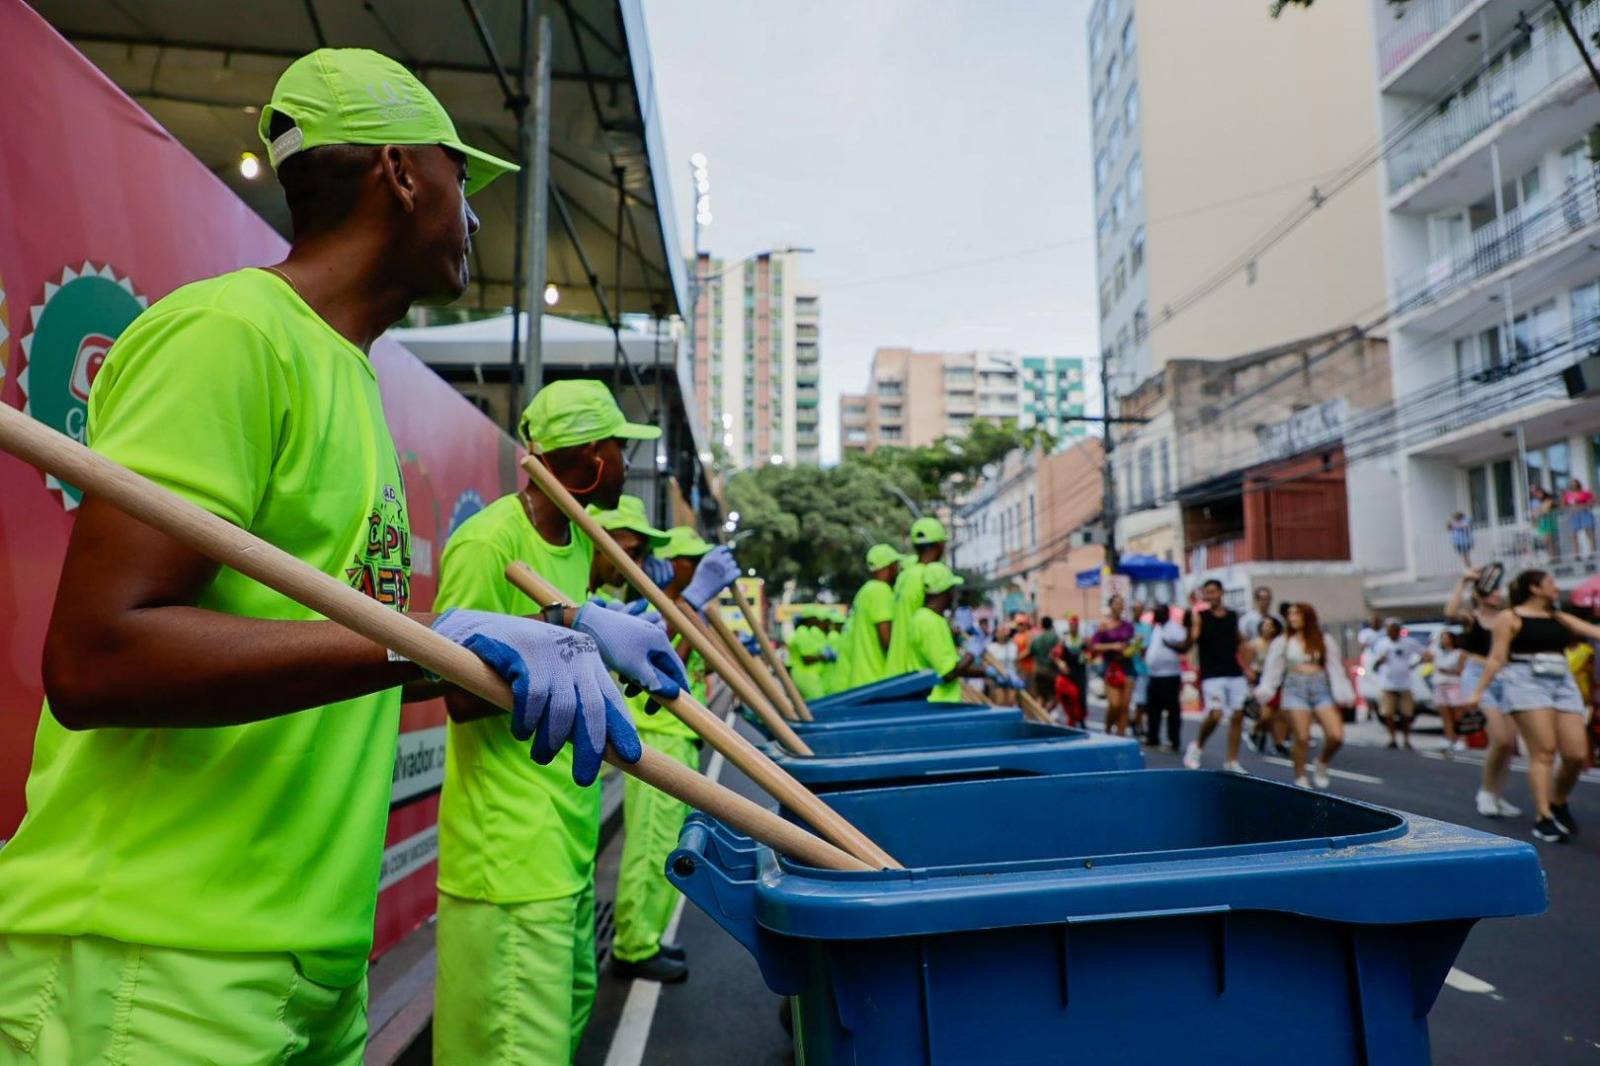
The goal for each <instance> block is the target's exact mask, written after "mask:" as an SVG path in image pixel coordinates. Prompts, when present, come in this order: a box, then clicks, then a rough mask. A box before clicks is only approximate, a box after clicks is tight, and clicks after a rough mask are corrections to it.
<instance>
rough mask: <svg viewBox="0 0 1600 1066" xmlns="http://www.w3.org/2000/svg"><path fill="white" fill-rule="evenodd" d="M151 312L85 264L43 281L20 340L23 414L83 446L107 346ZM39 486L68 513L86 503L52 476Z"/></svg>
mask: <svg viewBox="0 0 1600 1066" xmlns="http://www.w3.org/2000/svg"><path fill="white" fill-rule="evenodd" d="M148 305H149V301H148V300H147V299H145V298H144V297H143V296H141V295H139V294H138V293H137V292H135V291H134V289H133V283H132V282H131V281H130V280H129V279H128V278H125V277H118V276H117V273H116V271H115V270H114V269H112V268H111V266H109V265H106V266H102V267H96V266H95V265H94V264H93V263H89V262H85V263H84V264H83V265H82V266H81V267H79V268H78V269H77V270H73V269H72V268H71V267H67V268H65V269H64V270H62V272H61V280H60V281H59V282H46V283H45V287H44V302H43V303H39V304H35V305H34V306H33V308H32V309H31V310H32V315H31V320H30V325H31V331H30V332H29V333H27V334H25V335H24V336H23V338H22V359H21V361H20V362H19V363H18V367H19V369H18V371H17V384H18V385H19V386H20V387H21V389H22V394H23V397H24V403H23V407H22V409H23V410H24V411H26V412H27V413H28V414H30V415H32V416H33V417H34V418H37V419H38V420H39V421H40V422H43V423H44V424H45V425H47V426H49V427H50V428H51V429H54V430H57V431H59V432H61V433H65V434H66V435H67V436H69V437H71V438H72V439H73V440H75V441H77V442H79V443H80V444H81V443H83V436H84V429H85V425H86V423H87V422H88V420H89V387H90V386H91V385H93V384H94V379H95V375H96V374H98V373H99V372H100V367H101V365H102V364H103V363H104V362H105V358H106V352H107V350H109V349H110V347H111V344H112V342H113V341H114V340H116V339H117V337H118V335H120V334H121V333H122V331H123V330H124V329H127V328H128V324H129V323H130V322H132V321H133V320H134V319H136V318H138V317H139V314H140V312H142V311H143V310H144V309H145V308H146V307H147V306H148ZM44 480H45V484H46V485H47V486H48V487H49V488H51V489H52V490H54V491H55V492H57V493H58V494H60V496H61V505H62V506H63V507H65V508H66V509H67V510H69V511H70V510H72V509H73V508H75V507H77V506H78V503H79V501H80V500H82V499H83V493H82V492H80V491H79V490H78V489H76V488H74V487H73V486H71V485H67V484H64V483H63V482H61V481H59V480H57V479H56V478H55V477H53V476H51V475H49V474H47V475H45V479H44Z"/></svg>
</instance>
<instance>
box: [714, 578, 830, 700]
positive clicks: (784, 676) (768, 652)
mask: <svg viewBox="0 0 1600 1066" xmlns="http://www.w3.org/2000/svg"><path fill="white" fill-rule="evenodd" d="M731 591H732V592H733V602H734V604H735V605H736V606H737V607H738V608H739V612H740V613H741V614H743V615H744V620H745V621H746V622H748V623H749V624H750V630H751V632H753V633H755V635H756V643H757V644H758V645H760V647H761V657H762V658H763V659H765V660H766V661H767V665H768V666H770V667H771V668H772V672H773V673H774V674H776V675H777V676H778V680H779V681H781V682H782V683H783V689H784V691H785V692H787V693H788V694H789V705H790V706H791V707H793V708H794V713H795V714H797V715H799V716H800V720H801V721H802V722H811V721H815V719H814V718H812V717H811V708H810V707H809V706H807V705H806V698H805V697H804V696H802V695H800V688H799V686H797V685H796V684H795V683H794V678H793V677H792V676H790V674H789V668H788V667H787V666H784V665H783V660H782V659H780V658H778V649H777V648H774V647H773V646H772V638H771V637H770V636H768V635H767V627H766V625H765V619H763V618H760V617H758V616H757V614H756V612H755V610H754V609H753V608H752V607H751V604H750V600H749V599H748V598H746V596H745V594H744V591H743V590H742V589H740V588H739V583H738V582H737V581H735V582H734V583H733V586H732V588H731Z"/></svg>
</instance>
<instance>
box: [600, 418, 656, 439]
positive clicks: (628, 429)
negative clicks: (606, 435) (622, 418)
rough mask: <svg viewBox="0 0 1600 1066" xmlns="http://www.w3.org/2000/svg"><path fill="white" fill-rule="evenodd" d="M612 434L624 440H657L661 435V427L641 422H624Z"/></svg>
mask: <svg viewBox="0 0 1600 1066" xmlns="http://www.w3.org/2000/svg"><path fill="white" fill-rule="evenodd" d="M611 435H612V436H613V437H621V438H622V439H623V440H657V439H659V438H660V436H661V427H660V426H647V425H644V424H643V423H640V422H624V423H622V425H620V426H618V427H617V429H616V432H615V433H613V434H611Z"/></svg>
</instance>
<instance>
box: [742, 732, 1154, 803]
mask: <svg viewBox="0 0 1600 1066" xmlns="http://www.w3.org/2000/svg"><path fill="white" fill-rule="evenodd" d="M805 741H806V745H807V746H808V747H810V748H811V752H812V753H811V754H810V755H791V754H789V753H788V752H786V751H784V750H783V749H782V748H781V747H780V746H779V745H777V744H769V745H768V748H767V753H768V754H769V755H770V756H771V757H772V759H773V761H775V762H776V763H778V765H780V766H782V767H783V768H784V769H785V770H787V771H789V773H790V774H791V775H793V777H794V778H795V779H796V780H797V781H799V782H800V783H801V784H803V785H806V786H808V787H809V788H811V789H812V790H813V791H829V790H837V789H843V788H864V787H869V786H871V787H879V786H882V785H884V784H887V783H894V784H911V783H915V782H917V781H919V780H925V779H928V778H943V779H946V780H948V779H952V778H962V779H966V778H981V777H1003V776H1014V775H1019V774H1030V775H1040V774H1065V773H1084V772H1089V771H1098V770H1137V769H1139V768H1140V767H1141V766H1143V765H1144V753H1143V751H1142V750H1141V749H1140V747H1139V742H1138V741H1136V740H1134V739H1133V738H1132V737H1113V736H1107V735H1105V734H1104V733H1090V732H1087V731H1086V730H1082V729H1072V728H1069V727H1067V726H1059V725H1044V724H1041V723H1039V722H1025V721H1023V720H1022V719H1021V718H1018V717H1006V716H1000V715H994V714H991V715H989V716H988V717H987V718H980V719H968V720H964V721H963V720H954V721H939V720H937V719H929V718H913V719H908V720H905V721H903V722H900V723H897V724H891V725H887V726H880V727H876V728H867V727H862V728H859V729H830V730H826V731H824V732H813V733H807V734H806V736H805Z"/></svg>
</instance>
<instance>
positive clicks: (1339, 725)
mask: <svg viewBox="0 0 1600 1066" xmlns="http://www.w3.org/2000/svg"><path fill="white" fill-rule="evenodd" d="M1285 621H1286V623H1287V628H1286V631H1285V632H1284V635H1283V636H1281V637H1278V638H1277V639H1276V640H1274V641H1273V642H1272V646H1271V647H1270V648H1268V649H1267V665H1266V668H1265V669H1264V670H1262V672H1261V683H1260V685H1258V686H1257V687H1256V699H1257V700H1259V701H1261V702H1262V703H1266V702H1268V701H1269V700H1271V699H1272V697H1273V696H1274V695H1276V694H1277V693H1278V691H1279V689H1282V691H1283V698H1282V699H1281V700H1280V701H1279V709H1280V710H1281V711H1282V712H1283V714H1284V715H1285V716H1287V718H1288V719H1289V728H1290V730H1292V731H1293V733H1294V746H1293V748H1292V757H1293V759H1294V783H1295V784H1297V785H1299V786H1300V787H1301V788H1309V787H1311V785H1312V784H1313V783H1315V784H1316V787H1317V788H1327V787H1328V785H1329V781H1328V763H1329V761H1330V760H1331V759H1332V758H1333V756H1334V753H1335V752H1337V751H1338V750H1339V747H1340V745H1342V744H1343V743H1344V716H1343V715H1342V714H1340V713H1339V708H1340V707H1342V706H1351V705H1354V703H1355V701H1356V695H1355V692H1354V690H1352V689H1351V687H1350V679H1349V678H1348V677H1346V676H1345V672H1344V660H1343V659H1342V658H1341V657H1340V655H1339V645H1338V644H1337V643H1335V642H1334V641H1333V640H1332V639H1331V638H1330V637H1328V635H1327V634H1325V633H1324V632H1323V631H1322V625H1321V623H1319V622H1318V621H1317V612H1316V609H1315V608H1313V607H1312V606H1311V605H1310V604H1309V603H1295V604H1290V606H1289V610H1288V614H1287V618H1286V619H1285ZM1313 715H1314V716H1315V717H1316V719H1317V724H1318V725H1320V726H1321V727H1322V751H1321V752H1320V753H1319V754H1318V756H1317V762H1316V765H1315V767H1313V769H1312V776H1311V780H1310V781H1308V780H1307V779H1306V753H1307V751H1308V749H1309V748H1310V746H1311V719H1312V716H1313Z"/></svg>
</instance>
